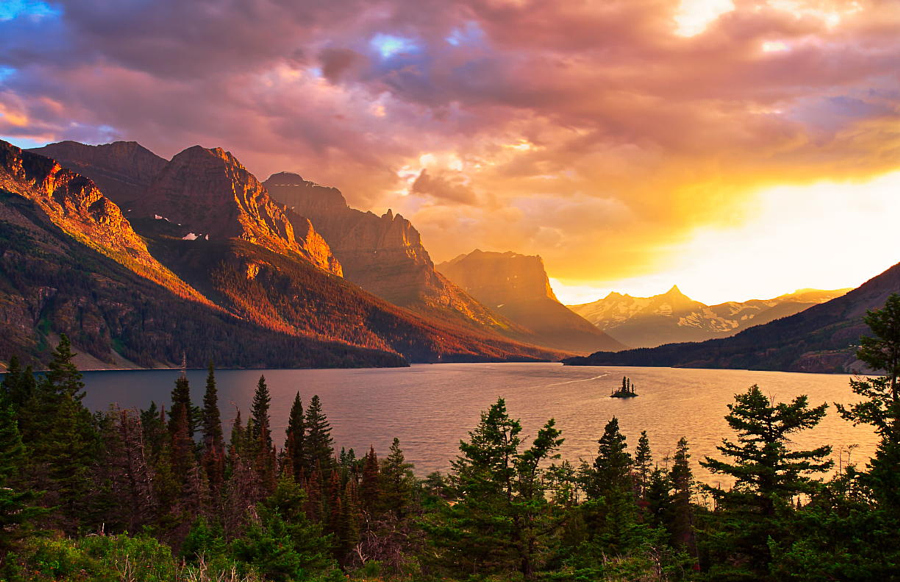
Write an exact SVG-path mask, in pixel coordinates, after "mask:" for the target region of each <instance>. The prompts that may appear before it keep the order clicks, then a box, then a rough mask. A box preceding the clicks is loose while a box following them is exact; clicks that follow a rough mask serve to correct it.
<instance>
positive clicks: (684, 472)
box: [669, 437, 697, 556]
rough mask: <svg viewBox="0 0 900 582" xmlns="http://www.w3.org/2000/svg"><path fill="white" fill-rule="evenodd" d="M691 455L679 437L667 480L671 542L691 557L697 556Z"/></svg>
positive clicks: (686, 443) (684, 440)
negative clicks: (670, 491)
mask: <svg viewBox="0 0 900 582" xmlns="http://www.w3.org/2000/svg"><path fill="white" fill-rule="evenodd" d="M690 458H691V454H690V451H689V449H688V442H687V439H686V438H684V437H681V439H679V440H678V445H677V446H676V448H675V456H674V458H673V463H672V470H671V471H670V472H669V478H670V480H671V482H672V489H673V494H672V513H673V515H672V525H671V527H670V531H671V532H672V542H673V545H675V546H681V547H684V548H687V550H688V553H689V554H690V555H691V556H696V555H697V548H696V543H695V539H694V519H693V508H692V506H691V496H692V494H693V489H694V476H693V471H691V465H690Z"/></svg>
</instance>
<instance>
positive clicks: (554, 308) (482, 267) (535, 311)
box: [437, 249, 625, 353]
mask: <svg viewBox="0 0 900 582" xmlns="http://www.w3.org/2000/svg"><path fill="white" fill-rule="evenodd" d="M437 270H438V271H439V272H441V273H443V274H444V275H446V276H447V278H448V279H450V280H451V281H453V282H454V283H455V284H457V285H459V287H461V288H462V289H463V290H464V291H465V292H466V293H469V294H470V295H472V296H473V297H474V298H476V299H477V300H478V301H480V302H481V303H483V304H485V305H486V306H488V307H489V308H490V309H492V310H494V311H496V312H497V313H499V314H501V315H503V316H504V317H506V318H508V319H509V320H510V321H512V322H514V323H516V324H518V325H520V326H522V327H525V328H527V329H529V330H531V331H532V332H533V333H534V334H535V337H536V341H537V343H539V344H541V345H546V346H551V347H555V348H557V349H561V350H567V351H572V352H576V353H579V352H580V353H590V352H591V351H596V350H619V349H624V347H625V346H623V345H622V344H621V343H619V342H617V341H616V340H614V339H613V338H611V337H609V335H607V334H606V333H604V332H602V331H601V330H599V329H597V328H596V327H594V326H593V325H591V324H590V323H589V322H588V321H586V320H585V319H584V318H582V317H581V316H579V315H577V314H575V313H573V312H572V311H570V310H569V309H568V308H567V307H566V306H565V305H563V304H562V303H560V302H559V300H558V299H557V298H556V295H555V294H554V293H553V289H551V288H550V280H549V279H548V277H547V272H546V271H545V270H544V261H543V260H542V259H541V257H539V256H526V255H520V254H516V253H513V252H506V253H495V252H484V251H481V250H477V249H476V250H474V251H472V252H471V253H469V254H467V255H460V256H458V257H456V258H455V259H453V260H450V261H447V262H445V263H441V264H440V265H438V266H437Z"/></svg>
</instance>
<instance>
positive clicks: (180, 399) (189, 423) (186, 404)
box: [169, 375, 199, 442]
mask: <svg viewBox="0 0 900 582" xmlns="http://www.w3.org/2000/svg"><path fill="white" fill-rule="evenodd" d="M181 407H183V408H184V422H185V426H186V428H187V435H188V439H190V440H191V442H193V440H194V432H195V429H196V428H197V421H198V420H199V418H198V417H196V416H195V413H196V407H195V406H194V404H193V403H192V402H191V385H190V382H188V379H187V376H184V375H182V376H180V377H179V378H178V379H177V380H175V388H173V389H172V406H171V408H170V409H169V410H170V411H171V412H170V416H169V432H170V433H171V434H174V433H175V422H176V418H175V416H176V414H180V412H179V409H180V408H181ZM179 422H180V421H179Z"/></svg>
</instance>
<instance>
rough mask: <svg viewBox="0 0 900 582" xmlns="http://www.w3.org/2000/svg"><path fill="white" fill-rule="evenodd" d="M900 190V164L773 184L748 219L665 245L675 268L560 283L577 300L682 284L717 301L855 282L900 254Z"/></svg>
mask: <svg viewBox="0 0 900 582" xmlns="http://www.w3.org/2000/svg"><path fill="white" fill-rule="evenodd" d="M898 192H900V172H894V173H891V174H887V175H884V176H881V177H879V178H876V179H874V180H871V181H868V182H864V183H834V182H822V183H817V184H811V185H807V186H781V187H776V188H771V189H768V190H765V191H762V192H760V193H759V194H758V195H757V206H756V207H757V208H758V212H757V213H756V214H755V215H754V216H750V217H747V220H746V221H745V222H744V223H743V224H742V225H741V226H739V227H737V228H733V229H727V230H725V229H711V228H707V229H702V230H698V231H696V232H695V233H694V234H693V236H692V237H691V238H690V239H689V240H688V241H687V242H685V243H683V244H681V245H677V246H675V247H672V248H669V249H666V250H665V251H663V252H666V253H667V254H670V255H671V257H672V263H671V264H672V267H671V268H669V269H664V270H662V271H661V272H659V273H655V274H653V275H650V276H647V277H641V278H636V279H630V280H626V281H615V282H610V281H606V282H598V283H597V284H596V285H589V284H585V283H581V284H578V283H575V282H566V281H555V282H554V285H553V288H554V290H555V291H556V292H557V295H558V296H559V297H560V300H561V301H563V303H567V304H573V303H584V302H587V301H594V300H597V299H599V298H601V297H604V296H605V295H606V294H608V293H609V292H610V291H618V292H621V293H629V294H631V295H635V296H647V295H655V294H659V293H664V292H666V291H667V290H668V289H669V288H670V287H671V286H672V285H673V284H677V285H678V286H679V288H680V289H681V290H682V291H683V292H684V293H685V294H686V295H688V296H690V297H692V298H694V299H697V300H698V301H703V302H704V303H707V304H715V303H721V302H724V301H743V300H747V299H767V298H770V297H776V296H778V295H782V294H784V293H788V292H791V291H794V290H796V289H800V288H805V287H811V288H817V289H840V288H844V287H856V286H858V285H860V284H862V283H864V282H865V281H867V280H868V279H870V278H871V277H873V276H875V275H877V274H878V273H881V272H882V271H884V270H885V269H887V268H888V267H890V266H891V265H894V264H896V263H897V262H898V261H900V253H898V251H897V248H898V247H897V224H900V205H898V204H897V193H898ZM736 289H740V290H741V291H740V293H739V295H738V296H736V295H735V290H736ZM591 291H593V294H591Z"/></svg>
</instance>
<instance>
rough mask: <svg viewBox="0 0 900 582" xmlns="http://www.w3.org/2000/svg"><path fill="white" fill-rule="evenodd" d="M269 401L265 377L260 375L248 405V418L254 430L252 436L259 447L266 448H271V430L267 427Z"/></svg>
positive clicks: (270, 399) (268, 425)
mask: <svg viewBox="0 0 900 582" xmlns="http://www.w3.org/2000/svg"><path fill="white" fill-rule="evenodd" d="M271 402H272V397H271V395H270V394H269V387H268V386H266V377H265V376H260V377H259V382H258V383H257V385H256V392H255V393H254V394H253V404H252V405H251V406H250V420H251V421H252V422H253V427H254V429H255V431H256V434H255V435H254V437H253V438H257V439H258V440H259V441H260V446H261V448H263V449H266V450H268V449H271V448H272V431H271V429H270V428H269V427H270V426H271V422H270V420H269V404H270V403H271Z"/></svg>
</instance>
